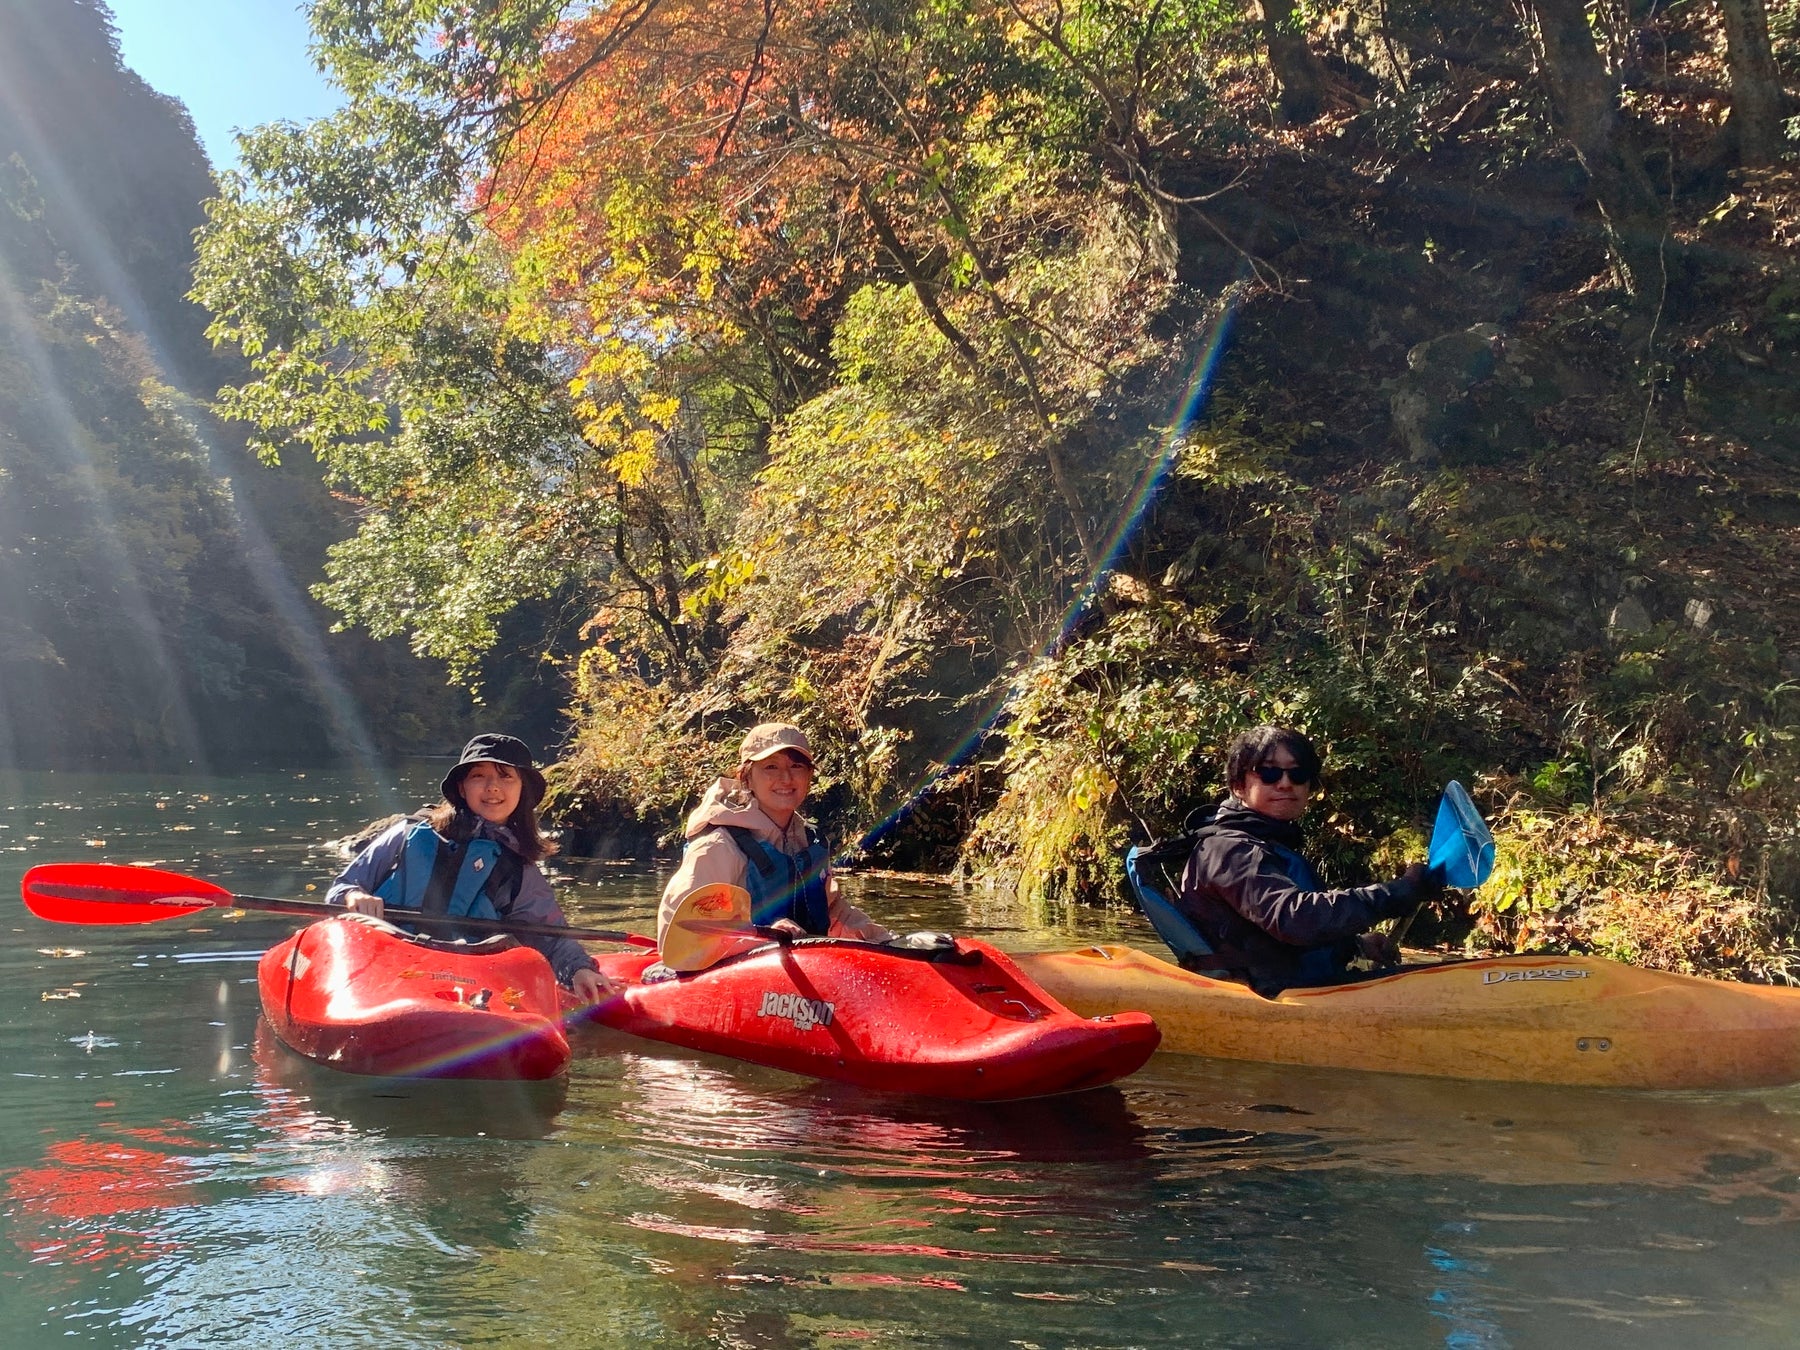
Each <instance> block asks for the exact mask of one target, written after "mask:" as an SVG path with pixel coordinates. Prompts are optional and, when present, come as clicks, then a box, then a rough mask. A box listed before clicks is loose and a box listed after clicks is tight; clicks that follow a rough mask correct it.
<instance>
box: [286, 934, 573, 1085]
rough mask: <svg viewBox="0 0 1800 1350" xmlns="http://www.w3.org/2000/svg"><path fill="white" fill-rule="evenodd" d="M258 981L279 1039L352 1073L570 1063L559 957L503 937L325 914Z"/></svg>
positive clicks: (418, 1073) (525, 1068) (495, 1073)
mask: <svg viewBox="0 0 1800 1350" xmlns="http://www.w3.org/2000/svg"><path fill="white" fill-rule="evenodd" d="M257 987H258V989H259V991H260V992H261V994H262V1005H263V1015H264V1016H265V1017H266V1018H267V1019H268V1021H269V1025H270V1027H271V1028H273V1030H274V1031H275V1034H276V1035H277V1036H279V1037H280V1038H281V1039H282V1040H283V1041H284V1042H286V1044H287V1045H288V1046H289V1047H291V1048H292V1049H294V1050H296V1051H298V1052H299V1053H300V1054H302V1055H304V1056H306V1058H308V1059H311V1060H316V1061H317V1062H318V1063H320V1064H325V1065H329V1066H330V1067H331V1068H334V1069H342V1070H344V1071H345V1072H347V1073H358V1074H373V1075H379V1076H384V1077H394V1078H488V1079H499V1078H510V1079H544V1078H552V1077H555V1076H556V1075H557V1074H559V1073H562V1072H563V1071H564V1070H565V1069H567V1068H568V1066H569V1056H570V1051H569V1042H568V1038H567V1036H566V1035H565V1034H564V1032H563V1026H562V1015H561V1007H560V997H559V995H558V991H557V985H556V977H555V975H554V974H553V973H552V972H551V970H550V964H549V962H547V961H546V960H544V958H543V957H542V956H541V955H539V954H538V953H537V952H535V951H533V950H531V949H530V948H529V947H520V946H516V945H512V944H510V943H507V942H505V941H504V940H502V941H501V942H497V943H481V944H476V945H473V946H463V945H460V944H452V943H446V942H433V941H431V940H429V939H425V938H415V937H412V936H410V935H409V934H406V933H403V932H401V931H400V930H399V929H397V928H395V927H393V926H392V925H391V924H386V923H382V922H381V921H379V920H367V919H361V918H333V919H325V920H322V921H321V922H319V923H315V924H313V925H311V926H310V927H308V928H303V929H301V930H300V931H299V932H298V933H296V934H294V936H293V937H291V938H289V939H287V940H286V941H285V942H281V943H278V944H276V945H275V946H274V947H272V948H270V949H269V950H268V951H267V952H265V953H264V954H263V957H262V960H261V961H260V962H259V963H258V965H257Z"/></svg>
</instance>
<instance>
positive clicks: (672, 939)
mask: <svg viewBox="0 0 1800 1350" xmlns="http://www.w3.org/2000/svg"><path fill="white" fill-rule="evenodd" d="M786 936H788V935H787V934H786V933H783V932H781V931H780V930H779V929H774V928H759V927H757V926H756V925H755V924H752V923H751V922H750V892H749V891H747V890H745V889H744V888H743V887H742V886H732V885H729V884H727V883H726V882H723V881H719V882H714V883H713V884H712V885H710V886H696V887H694V889H693V890H691V891H689V892H688V893H687V894H686V895H684V896H682V897H681V903H680V904H679V905H677V906H676V907H675V912H674V913H673V914H672V915H670V916H669V922H668V924H667V926H666V927H665V928H664V929H663V933H662V963H663V964H664V965H665V966H667V967H668V968H669V969H670V970H680V971H691V970H705V969H706V968H707V967H708V966H712V965H717V964H718V963H719V962H720V961H723V960H724V959H725V958H726V957H727V956H735V955H736V954H737V953H738V952H742V951H748V950H749V949H750V948H752V947H756V946H760V945H761V944H763V943H764V942H769V941H780V940H781V939H782V938H784V937H786Z"/></svg>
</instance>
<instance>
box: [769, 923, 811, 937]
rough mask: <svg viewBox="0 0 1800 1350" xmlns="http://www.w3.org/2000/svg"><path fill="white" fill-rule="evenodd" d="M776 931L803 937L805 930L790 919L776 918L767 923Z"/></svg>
mask: <svg viewBox="0 0 1800 1350" xmlns="http://www.w3.org/2000/svg"><path fill="white" fill-rule="evenodd" d="M769 927H770V928H772V929H774V930H775V931H776V932H777V933H786V934H787V935H788V936H789V937H805V936H806V930H805V929H804V928H802V927H801V926H800V925H799V924H797V923H795V922H794V921H793V920H792V919H777V920H775V922H774V923H772V924H770V925H769Z"/></svg>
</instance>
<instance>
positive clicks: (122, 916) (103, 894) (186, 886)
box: [19, 863, 656, 947]
mask: <svg viewBox="0 0 1800 1350" xmlns="http://www.w3.org/2000/svg"><path fill="white" fill-rule="evenodd" d="M19 893H20V895H21V896H22V897H23V899H24V901H25V908H27V909H29V910H30V911H31V912H32V913H33V914H35V915H37V916H38V918H40V919H49V920H50V921H51V922H52V923H106V924H128V923H156V922H158V921H160V920H162V919H179V918H180V917H181V916H182V915H184V914H193V913H196V912H198V911H199V910H203V909H254V910H261V911H263V912H265V913H269V914H297V915H301V916H304V917H306V918H328V917H330V916H332V915H342V914H347V913H349V911H348V910H346V909H345V908H344V907H343V906H342V905H328V904H326V903H325V902H324V901H323V900H274V899H270V898H268V897H266V896H260V895H235V894H233V893H232V892H230V891H228V890H226V889H225V888H224V887H223V886H215V885H214V884H213V883H212V882H210V881H202V880H201V879H200V878H199V877H189V876H183V875H182V874H181V873H179V872H164V871H160V870H158V869H157V868H154V867H124V866H120V865H119V864H116V863H44V864H41V865H40V866H37V867H34V868H32V869H31V870H30V871H29V872H27V873H26V874H25V879H24V880H23V881H22V882H20V883H19ZM386 917H388V918H389V919H391V920H392V921H393V922H395V923H405V924H416V925H417V926H419V927H421V928H456V929H462V930H464V931H473V932H478V933H514V934H523V935H525V936H529V937H566V938H576V939H578V940H580V941H584V942H619V943H624V944H626V945H628V946H632V947H654V946H655V945H656V943H655V941H654V940H653V939H651V938H647V937H643V936H640V935H639V934H637V933H625V932H620V931H617V930H615V929H608V928H566V927H558V926H557V925H556V924H549V923H523V922H517V923H515V922H509V921H508V920H506V919H458V918H451V917H449V916H448V915H442V914H421V913H420V912H419V911H417V910H413V909H398V908H394V907H392V906H390V907H389V908H388V910H387V912H386Z"/></svg>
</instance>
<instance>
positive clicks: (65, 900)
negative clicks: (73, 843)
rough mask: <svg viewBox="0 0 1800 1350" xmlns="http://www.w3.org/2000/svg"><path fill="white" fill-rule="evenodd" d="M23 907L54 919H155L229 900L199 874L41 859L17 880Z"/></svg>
mask: <svg viewBox="0 0 1800 1350" xmlns="http://www.w3.org/2000/svg"><path fill="white" fill-rule="evenodd" d="M19 894H20V896H21V897H22V898H23V899H24V901H25V908H26V909H28V910H30V911H31V912H32V913H33V914H35V915H37V916H38V918H40V919H49V920H50V921H51V922H52V923H155V922H156V921H157V920H159V919H178V918H180V917H181V916H182V915H183V914H192V913H193V912H194V911H195V910H197V909H212V908H213V907H215V906H218V905H229V904H230V903H231V892H230V891H228V890H226V889H225V888H224V887H222V886H215V885H213V884H212V882H210V881H202V880H200V878H199V877H186V876H183V875H181V873H179V872H162V871H159V870H157V869H156V868H154V867H121V866H120V865H118V864H117V863H44V864H42V865H40V866H38V867H34V868H32V869H31V870H30V871H29V872H27V873H26V874H25V879H24V880H23V881H21V882H20V883H19Z"/></svg>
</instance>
